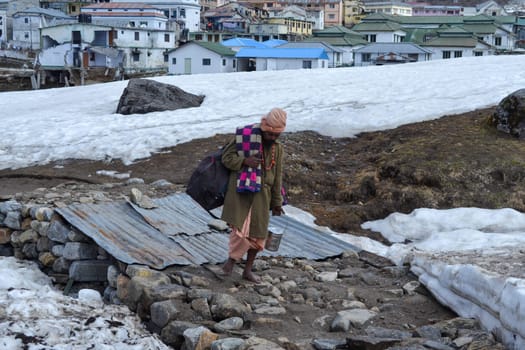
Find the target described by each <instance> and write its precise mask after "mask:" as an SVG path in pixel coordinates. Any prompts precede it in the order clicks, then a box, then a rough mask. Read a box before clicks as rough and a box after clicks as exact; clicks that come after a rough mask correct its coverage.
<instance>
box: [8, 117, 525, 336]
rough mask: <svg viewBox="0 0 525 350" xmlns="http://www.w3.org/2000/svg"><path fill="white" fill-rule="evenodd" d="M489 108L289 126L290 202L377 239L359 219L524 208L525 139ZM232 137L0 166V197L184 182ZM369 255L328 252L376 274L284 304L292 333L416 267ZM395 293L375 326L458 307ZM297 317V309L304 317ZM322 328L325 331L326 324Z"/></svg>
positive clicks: (369, 297)
mask: <svg viewBox="0 0 525 350" xmlns="http://www.w3.org/2000/svg"><path fill="white" fill-rule="evenodd" d="M493 112H494V108H487V109H482V110H476V111H472V112H469V113H465V114H461V115H452V116H444V117H442V118H439V119H436V120H433V121H427V122H421V123H415V124H410V125H405V126H401V127H399V128H396V129H393V130H387V131H379V132H370V133H363V134H361V135H358V137H354V138H337V139H335V138H331V137H326V136H322V135H319V134H317V133H315V132H310V131H305V132H297V133H284V134H283V135H282V136H281V142H283V144H284V145H285V150H286V166H285V169H286V170H285V172H286V173H285V185H286V186H287V189H288V194H289V203H290V204H291V205H294V206H296V207H299V208H302V209H304V210H307V211H309V212H311V213H312V214H313V215H314V216H315V217H316V218H317V223H318V224H319V225H323V226H329V227H330V228H332V229H333V230H335V231H338V232H348V233H352V234H356V235H366V236H369V237H372V238H375V239H377V240H380V241H382V240H383V238H382V237H381V236H380V235H379V234H378V233H375V232H370V231H367V230H363V229H361V228H360V224H361V223H363V222H365V221H368V220H374V219H380V218H384V217H386V216H387V215H388V214H390V213H392V212H395V211H398V212H405V213H408V212H410V211H412V210H413V209H416V208H420V207H431V208H451V207H458V206H479V207H484V208H497V207H512V208H515V209H517V210H524V209H525V201H524V199H523V198H525V197H523V196H522V194H523V188H524V187H523V186H524V185H525V183H524V182H525V170H524V169H525V167H523V165H525V152H524V151H525V146H524V145H523V143H522V141H520V140H516V139H513V138H511V137H510V136H508V135H505V134H501V133H498V132H496V131H495V130H494V129H493V128H491V127H490V126H489V125H488V123H487V121H488V120H490V117H491V115H492V113H493ZM230 137H231V135H216V136H214V137H211V138H207V139H197V140H193V141H191V142H188V143H185V144H180V145H177V146H175V147H171V148H169V149H164V150H161V152H159V153H158V154H155V155H153V156H151V157H149V158H147V159H141V160H138V161H136V162H135V163H133V164H131V165H128V166H126V165H123V164H122V163H121V162H120V161H116V160H113V161H111V162H102V161H89V160H78V159H69V160H65V161H61V162H56V163H53V164H48V165H44V166H35V167H28V168H23V169H16V170H1V171H0V196H3V197H8V195H9V194H14V193H17V192H26V191H31V190H34V189H35V188H39V187H52V186H55V185H57V184H59V183H63V182H65V181H76V182H85V183H93V184H97V183H100V184H101V183H105V182H110V181H115V182H118V181H121V180H118V179H112V178H109V177H106V176H99V175H97V174H96V171H97V170H115V171H117V172H131V176H132V177H137V178H142V179H144V180H145V182H146V183H151V182H153V181H155V180H159V179H166V180H168V181H170V182H172V183H173V184H176V185H179V188H182V187H183V186H184V185H185V184H186V183H187V180H188V178H189V177H190V175H191V172H192V170H193V169H194V168H195V166H196V165H197V163H198V162H199V160H200V159H201V158H203V156H204V155H205V154H207V153H210V152H211V151H213V150H215V149H216V148H218V147H220V146H222V145H223V144H224V143H225V142H226V141H227V140H228V139H229V138H230ZM57 165H59V167H57ZM374 259H375V258H373V259H372V260H374ZM367 260H368V259H367V258H365V257H363V258H362V259H360V260H351V259H350V260H348V259H342V260H337V259H336V260H333V261H332V260H331V261H330V262H329V264H330V266H331V267H332V268H333V267H334V266H338V264H339V267H340V268H354V269H356V271H360V273H364V274H366V272H367V271H369V272H370V273H372V274H373V275H374V276H375V278H376V280H377V281H376V282H374V283H370V280H368V281H364V280H363V279H362V278H358V277H355V278H350V279H348V280H346V281H345V282H344V283H341V284H339V285H336V284H333V285H331V286H330V288H329V289H330V291H329V292H328V293H327V294H326V295H327V296H326V300H324V301H323V303H322V305H320V306H321V308H317V309H316V310H317V311H312V307H311V306H308V305H305V304H293V303H290V304H289V305H287V308H288V310H289V312H288V313H289V315H287V316H286V317H284V318H283V317H281V319H282V320H283V322H286V323H284V324H285V325H286V331H285V333H286V336H288V337H289V338H298V339H301V337H303V338H302V339H307V338H308V339H310V338H312V332H314V333H315V332H317V331H318V330H315V329H312V328H311V327H309V326H306V325H309V324H311V321H312V320H313V319H314V318H315V317H318V316H319V315H322V314H323V313H327V310H326V308H330V306H329V305H331V304H330V303H331V302H330V300H339V299H341V298H343V297H344V295H345V293H346V291H347V289H348V288H354V289H356V295H358V299H359V300H362V301H364V302H365V304H366V305H367V306H368V307H372V306H374V305H379V304H381V303H383V301H384V300H385V298H390V297H389V296H388V295H389V294H388V293H386V292H385V291H386V290H387V289H392V288H398V287H399V286H400V285H402V284H403V283H406V282H408V281H409V280H413V279H415V277H414V276H412V275H410V274H408V275H405V276H401V277H394V276H389V275H385V274H384V273H383V272H382V270H380V269H378V268H377V266H379V265H381V264H382V263H380V264H379V265H377V264H375V263H370V262H367ZM318 263H319V264H322V263H323V262H318ZM374 265H376V266H374ZM189 269H191V268H189ZM265 273H268V274H271V275H275V276H279V274H281V275H282V274H288V275H290V278H293V277H294V276H293V275H296V274H302V273H304V272H302V271H295V270H293V269H285V268H282V269H280V268H278V267H276V268H274V267H272V269H271V270H269V271H266V272H265ZM217 281H218V282H217V283H218V285H217V286H216V289H217V290H227V289H228V288H231V287H233V286H239V282H238V281H231V280H226V281H224V280H217ZM312 283H313V285H314V286H315V287H316V288H320V289H321V290H322V289H323V288H324V289H326V287H323V285H322V284H320V283H318V282H312ZM390 302H391V303H392V304H393V307H392V309H391V311H389V312H384V313H383V315H382V318H381V319H380V320H379V321H378V325H382V326H387V327H392V328H398V329H403V328H404V327H405V328H406V325H424V324H429V323H432V322H435V321H438V320H443V319H448V318H451V317H453V316H454V314H453V313H452V312H451V311H450V310H448V309H447V308H444V307H442V306H441V305H440V304H439V303H438V302H437V301H435V300H434V299H433V298H431V297H428V298H426V297H425V298H420V297H418V296H416V297H410V298H409V297H406V298H397V299H396V300H391V301H390ZM318 306H319V305H318ZM314 308H315V305H314ZM294 317H298V318H300V319H301V323H299V322H297V319H295V318H294ZM266 327H267V329H266V331H261V332H263V334H259V335H261V336H263V337H264V335H267V336H268V337H269V338H272V337H273V338H275V337H277V336H279V334H281V335H282V334H283V331H282V330H279V328H282V325H280V326H279V325H278V326H275V328H277V329H273V330H272V327H269V328H268V326H267V325H266ZM319 332H320V333H319V334H320V335H322V331H320V330H319ZM292 335H293V336H292ZM332 336H333V335H332Z"/></svg>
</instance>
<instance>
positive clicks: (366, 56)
mask: <svg viewBox="0 0 525 350" xmlns="http://www.w3.org/2000/svg"><path fill="white" fill-rule="evenodd" d="M371 60H372V54H369V53H362V54H361V61H363V62H370V61H371Z"/></svg>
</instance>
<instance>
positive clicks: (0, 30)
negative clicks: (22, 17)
mask: <svg viewBox="0 0 525 350" xmlns="http://www.w3.org/2000/svg"><path fill="white" fill-rule="evenodd" d="M6 41H7V10H6V9H0V48H2V47H3V45H4V44H5V42H6Z"/></svg>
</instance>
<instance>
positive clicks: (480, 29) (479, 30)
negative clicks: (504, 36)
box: [463, 24, 498, 34]
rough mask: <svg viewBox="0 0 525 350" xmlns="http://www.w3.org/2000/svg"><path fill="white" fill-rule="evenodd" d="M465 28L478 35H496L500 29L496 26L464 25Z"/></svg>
mask: <svg viewBox="0 0 525 350" xmlns="http://www.w3.org/2000/svg"><path fill="white" fill-rule="evenodd" d="M463 28H465V30H467V31H469V32H471V33H476V34H494V33H496V30H497V29H498V27H497V26H496V25H494V24H464V25H463Z"/></svg>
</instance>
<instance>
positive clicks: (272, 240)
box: [264, 232, 283, 252]
mask: <svg viewBox="0 0 525 350" xmlns="http://www.w3.org/2000/svg"><path fill="white" fill-rule="evenodd" d="M282 238H283V234H282V233H279V232H268V237H267V238H266V243H265V244H264V248H265V249H266V250H269V251H271V252H276V251H278V250H279V246H280V245H281V239H282Z"/></svg>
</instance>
